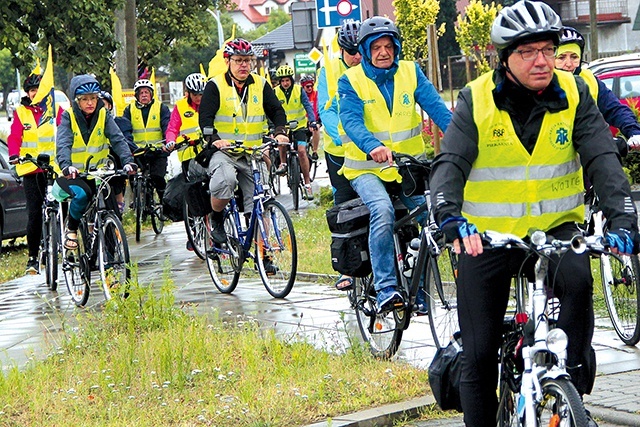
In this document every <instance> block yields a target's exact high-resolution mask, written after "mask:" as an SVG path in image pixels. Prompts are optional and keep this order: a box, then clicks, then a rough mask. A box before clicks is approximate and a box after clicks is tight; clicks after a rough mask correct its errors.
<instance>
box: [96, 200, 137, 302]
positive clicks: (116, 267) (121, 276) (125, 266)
mask: <svg viewBox="0 0 640 427" xmlns="http://www.w3.org/2000/svg"><path fill="white" fill-rule="evenodd" d="M99 239H100V240H99V251H100V252H99V254H98V264H99V268H100V279H101V282H102V291H103V292H104V298H105V299H106V300H110V299H111V298H112V297H113V294H114V293H118V294H120V295H121V296H122V297H126V296H127V295H128V283H127V281H128V280H129V278H130V277H131V272H130V270H129V261H130V259H129V245H128V244H127V236H126V235H125V233H124V229H123V228H122V223H121V222H120V220H119V219H118V217H117V216H116V215H115V214H113V213H111V212H109V213H107V214H106V215H105V217H104V219H103V222H102V230H101V232H100V237H99Z"/></svg>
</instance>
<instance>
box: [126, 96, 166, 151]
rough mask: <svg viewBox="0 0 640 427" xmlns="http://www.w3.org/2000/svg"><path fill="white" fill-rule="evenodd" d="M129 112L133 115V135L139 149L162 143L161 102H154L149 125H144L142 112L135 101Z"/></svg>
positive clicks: (148, 119) (150, 111)
mask: <svg viewBox="0 0 640 427" xmlns="http://www.w3.org/2000/svg"><path fill="white" fill-rule="evenodd" d="M130 105H131V107H129V111H130V113H131V128H132V129H133V130H132V133H133V142H135V143H136V145H137V146H138V147H141V148H144V147H145V146H147V145H149V144H155V143H158V142H162V139H163V138H164V137H163V136H162V127H161V125H160V106H161V104H160V102H158V101H157V100H154V101H153V103H152V104H151V107H150V109H149V117H147V125H146V126H145V125H144V119H143V117H142V110H141V109H139V108H138V107H136V101H135V99H134V100H133V101H131V104H130Z"/></svg>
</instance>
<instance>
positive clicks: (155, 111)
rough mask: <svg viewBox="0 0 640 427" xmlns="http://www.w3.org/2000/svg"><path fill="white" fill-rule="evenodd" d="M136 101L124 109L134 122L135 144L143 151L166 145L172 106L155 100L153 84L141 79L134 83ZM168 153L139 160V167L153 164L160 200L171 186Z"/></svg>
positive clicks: (156, 153)
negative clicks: (154, 145)
mask: <svg viewBox="0 0 640 427" xmlns="http://www.w3.org/2000/svg"><path fill="white" fill-rule="evenodd" d="M133 90H134V92H135V99H134V100H133V101H131V103H130V104H129V105H127V106H126V107H125V109H124V112H123V114H122V116H123V117H124V118H125V119H127V120H129V121H130V122H131V128H132V132H133V142H134V143H135V144H136V145H137V146H138V147H140V148H144V147H145V146H147V145H150V144H157V143H165V134H166V133H167V126H168V125H169V118H170V117H171V111H170V110H169V107H167V106H166V105H164V104H163V103H161V102H160V101H158V100H157V99H155V98H154V95H153V94H154V90H155V89H154V87H153V83H151V81H150V80H147V79H140V80H138V81H137V82H135V83H134V84H133ZM168 156H169V154H168V153H166V152H164V153H158V152H154V153H148V154H146V155H145V156H144V158H142V159H141V158H139V157H138V158H136V161H137V162H138V165H140V166H142V167H145V166H146V164H147V163H148V164H149V168H150V171H149V173H150V175H151V181H152V182H153V185H154V187H156V191H157V192H158V196H159V197H160V200H162V196H163V195H164V190H165V188H166V187H167V182H166V181H165V175H166V173H167V157H168Z"/></svg>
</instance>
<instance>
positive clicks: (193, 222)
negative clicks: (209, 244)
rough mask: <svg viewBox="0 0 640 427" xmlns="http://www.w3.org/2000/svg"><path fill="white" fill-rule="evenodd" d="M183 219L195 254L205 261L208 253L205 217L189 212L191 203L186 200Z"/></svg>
mask: <svg viewBox="0 0 640 427" xmlns="http://www.w3.org/2000/svg"><path fill="white" fill-rule="evenodd" d="M182 218H184V228H185V231H186V232H187V239H188V240H189V243H190V244H191V247H192V248H193V252H194V253H195V254H196V255H197V256H198V258H200V259H202V260H204V259H205V254H206V251H207V249H206V248H205V240H206V239H207V227H206V224H205V217H203V216H195V215H193V214H192V213H191V212H189V203H187V199H185V200H184V204H183V205H182Z"/></svg>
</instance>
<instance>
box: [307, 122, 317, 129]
mask: <svg viewBox="0 0 640 427" xmlns="http://www.w3.org/2000/svg"><path fill="white" fill-rule="evenodd" d="M309 129H312V130H318V123H316V122H310V123H309Z"/></svg>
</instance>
